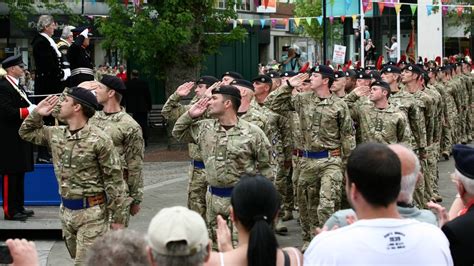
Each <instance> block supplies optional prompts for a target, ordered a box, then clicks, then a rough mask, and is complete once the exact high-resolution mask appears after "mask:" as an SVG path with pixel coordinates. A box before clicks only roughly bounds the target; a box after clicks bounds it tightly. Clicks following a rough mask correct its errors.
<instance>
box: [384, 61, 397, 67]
mask: <svg viewBox="0 0 474 266" xmlns="http://www.w3.org/2000/svg"><path fill="white" fill-rule="evenodd" d="M385 65H386V66H396V65H397V63H395V62H393V61H388V62H387V63H386V64H385Z"/></svg>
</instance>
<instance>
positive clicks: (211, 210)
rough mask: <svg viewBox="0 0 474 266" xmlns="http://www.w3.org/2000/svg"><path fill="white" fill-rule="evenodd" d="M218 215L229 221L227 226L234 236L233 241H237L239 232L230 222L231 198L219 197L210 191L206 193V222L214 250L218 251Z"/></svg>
mask: <svg viewBox="0 0 474 266" xmlns="http://www.w3.org/2000/svg"><path fill="white" fill-rule="evenodd" d="M217 215H220V216H222V218H224V219H225V220H227V225H228V226H229V229H230V231H231V234H232V241H233V243H236V241H237V230H236V229H235V228H234V226H233V224H232V222H231V220H230V197H219V196H216V195H213V194H211V193H210V192H209V191H207V193H206V221H207V230H208V232H209V238H211V240H212V248H213V249H214V250H217V234H216V230H217Z"/></svg>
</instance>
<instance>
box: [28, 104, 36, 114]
mask: <svg viewBox="0 0 474 266" xmlns="http://www.w3.org/2000/svg"><path fill="white" fill-rule="evenodd" d="M35 108H36V104H30V106H28V113H30V114H31V112H33V110H35Z"/></svg>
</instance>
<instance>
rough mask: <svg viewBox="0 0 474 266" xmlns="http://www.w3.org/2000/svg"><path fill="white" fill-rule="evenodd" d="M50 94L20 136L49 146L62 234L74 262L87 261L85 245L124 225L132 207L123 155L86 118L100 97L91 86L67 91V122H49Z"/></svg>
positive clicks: (62, 113) (55, 99) (54, 99)
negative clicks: (57, 187) (59, 201)
mask: <svg viewBox="0 0 474 266" xmlns="http://www.w3.org/2000/svg"><path fill="white" fill-rule="evenodd" d="M58 101H59V97H58V96H55V95H53V96H48V97H46V99H44V100H43V101H41V102H40V103H39V104H38V106H37V107H36V108H35V109H34V110H33V111H32V112H31V113H30V115H29V116H28V117H27V118H26V120H25V121H23V124H22V125H21V127H20V130H19V133H20V136H21V137H22V138H23V139H24V140H26V141H29V142H32V143H34V144H37V145H44V146H49V147H50V148H51V152H52V156H53V164H54V172H55V174H56V177H57V180H58V184H59V194H60V196H61V206H60V212H59V217H60V220H61V226H62V233H63V238H64V241H65V243H66V247H67V249H68V251H69V254H70V255H71V258H73V259H74V264H75V265H83V264H84V260H85V255H86V251H87V250H88V248H89V247H90V246H91V245H92V244H93V243H94V241H95V240H96V239H97V238H98V237H100V236H101V235H103V234H105V233H106V232H107V231H108V230H110V229H111V228H115V229H118V228H123V225H124V224H125V223H126V219H127V213H128V212H129V209H128V205H127V204H126V203H127V191H126V190H127V189H126V184H125V182H124V180H123V176H122V169H121V163H120V156H119V154H118V152H117V149H115V148H114V145H113V142H112V140H111V138H110V137H109V136H108V135H107V134H105V133H104V132H103V131H102V130H100V129H99V128H97V127H96V126H94V125H91V124H89V123H88V121H89V119H90V118H91V117H92V116H94V114H95V112H96V110H97V108H98V105H99V104H98V102H97V99H96V97H95V95H94V94H92V92H91V91H89V90H87V89H85V88H81V87H72V88H70V89H68V90H67V91H66V92H65V97H64V101H62V102H61V110H60V112H59V117H60V118H61V119H62V121H65V122H66V125H65V126H45V125H44V124H43V120H42V118H43V117H44V116H48V115H50V114H51V112H52V111H53V109H54V107H55V105H56V104H57V103H58Z"/></svg>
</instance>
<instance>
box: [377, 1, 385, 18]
mask: <svg viewBox="0 0 474 266" xmlns="http://www.w3.org/2000/svg"><path fill="white" fill-rule="evenodd" d="M378 5H379V12H380V15H382V14H383V9H384V8H385V3H384V2H378Z"/></svg>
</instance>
